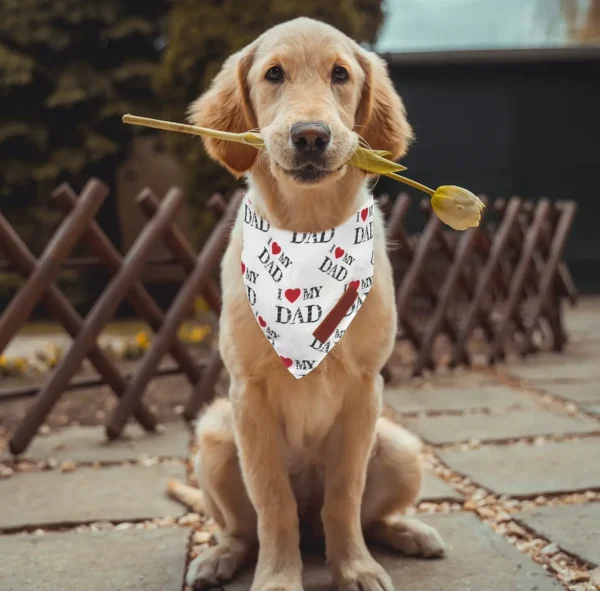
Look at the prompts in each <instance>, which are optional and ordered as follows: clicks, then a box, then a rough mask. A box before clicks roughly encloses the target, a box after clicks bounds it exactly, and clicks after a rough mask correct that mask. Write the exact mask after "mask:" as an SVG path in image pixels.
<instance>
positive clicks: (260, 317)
mask: <svg viewBox="0 0 600 591" xmlns="http://www.w3.org/2000/svg"><path fill="white" fill-rule="evenodd" d="M258 323H259V324H260V325H261V326H262V327H263V328H264V327H265V326H267V323H266V322H265V319H264V318H263V317H262V316H259V317H258Z"/></svg>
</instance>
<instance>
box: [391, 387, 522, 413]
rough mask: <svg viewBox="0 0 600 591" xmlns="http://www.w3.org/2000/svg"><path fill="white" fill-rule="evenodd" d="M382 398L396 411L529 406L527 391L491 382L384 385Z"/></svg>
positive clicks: (411, 411)
mask: <svg viewBox="0 0 600 591" xmlns="http://www.w3.org/2000/svg"><path fill="white" fill-rule="evenodd" d="M384 397H385V401H386V402H387V403H388V404H389V405H390V406H392V407H393V408H394V410H396V412H399V413H414V412H422V411H445V410H472V409H490V408H494V409H500V408H508V407H511V406H520V407H524V408H530V407H531V406H533V401H532V400H531V398H530V397H529V396H527V394H523V393H522V392H518V391H517V390H515V389H513V388H507V387H506V386H491V385H488V386H479V387H476V388H429V389H426V390H424V389H421V390H415V389H404V388H401V387H400V388H386V389H385V390H384Z"/></svg>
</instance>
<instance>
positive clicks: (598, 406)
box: [584, 404, 600, 415]
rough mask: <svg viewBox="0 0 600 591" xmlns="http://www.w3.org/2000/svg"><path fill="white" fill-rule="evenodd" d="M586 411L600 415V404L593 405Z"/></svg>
mask: <svg viewBox="0 0 600 591" xmlns="http://www.w3.org/2000/svg"><path fill="white" fill-rule="evenodd" d="M584 409H585V410H586V411H587V412H593V413H594V414H595V415H600V404H592V405H591V406H586V407H584Z"/></svg>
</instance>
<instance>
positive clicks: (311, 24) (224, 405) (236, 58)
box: [171, 18, 443, 591]
mask: <svg viewBox="0 0 600 591" xmlns="http://www.w3.org/2000/svg"><path fill="white" fill-rule="evenodd" d="M191 121H192V122H193V123H194V124H196V125H200V126H204V127H210V128H214V129H220V130H226V131H232V132H242V131H247V130H249V129H258V130H260V133H261V134H262V137H263V138H264V141H265V149H264V150H261V151H260V152H259V151H257V150H256V149H255V148H253V147H249V146H246V145H243V144H235V143H228V142H223V141H218V140H214V139H207V140H205V144H206V148H207V150H208V152H209V154H210V155H211V156H212V157H213V158H214V159H216V160H217V161H218V162H220V163H222V164H223V165H224V166H225V167H227V168H228V169H229V170H230V171H231V172H232V173H233V174H235V175H237V176H242V175H245V176H246V179H247V185H248V190H247V193H246V200H247V203H246V202H245V203H244V204H243V205H242V207H241V208H240V212H239V216H238V218H237V221H236V223H235V226H234V228H233V231H232V235H231V240H230V244H229V246H228V248H227V251H226V253H225V256H224V259H223V262H222V287H223V311H222V315H221V324H220V351H221V354H222V357H223V360H224V362H225V365H226V368H227V370H228V372H229V375H230V378H231V388H230V392H229V400H224V399H219V400H217V401H216V402H214V403H213V404H212V405H211V406H210V407H209V408H208V409H207V410H206V411H205V412H204V414H203V415H202V416H201V418H200V420H199V422H198V425H197V438H198V446H199V452H198V455H197V457H196V463H195V468H196V476H197V479H198V481H199V483H200V487H201V492H199V491H195V490H194V489H190V488H189V487H186V486H185V485H182V484H177V483H175V484H173V485H172V488H171V492H172V493H173V494H174V495H175V496H176V497H178V498H180V499H181V500H183V501H184V502H187V503H188V504H189V505H190V506H192V507H194V508H196V509H197V510H204V511H207V512H208V513H210V514H211V515H212V516H213V517H214V519H215V520H216V521H217V522H218V524H219V525H220V526H221V528H222V534H221V536H220V539H219V542H218V544H217V545H216V546H214V547H212V548H210V549H209V550H207V551H206V552H204V553H202V554H201V555H200V556H198V557H197V558H196V559H195V560H194V561H193V562H192V563H191V565H190V567H189V571H188V574H187V582H188V584H189V585H191V586H192V587H194V588H196V589H202V588H205V587H211V586H215V585H218V584H220V583H222V582H224V581H227V580H229V579H231V578H232V577H233V575H234V574H235V573H236V572H237V571H238V570H239V568H240V567H241V566H242V565H243V564H244V563H245V562H246V561H247V560H249V559H250V558H251V557H253V556H254V555H255V553H256V551H258V561H257V566H256V572H255V576H254V583H253V587H252V589H253V591H266V590H271V591H275V590H277V591H299V590H301V589H302V560H301V555H300V549H299V535H300V534H299V532H300V527H301V526H302V527H304V526H309V527H311V528H312V530H313V532H316V533H321V535H324V536H325V546H326V554H327V561H328V564H329V565H330V567H331V571H332V575H333V578H334V581H335V583H336V585H337V586H338V588H339V589H341V590H344V591H346V590H347V591H359V590H361V591H390V590H391V589H393V585H392V582H391V580H390V577H389V576H388V574H387V573H386V572H385V571H384V569H383V568H382V567H381V566H380V565H379V564H378V563H377V562H376V561H375V560H374V559H373V557H372V556H371V553H370V552H369V550H368V548H367V545H366V543H365V538H366V539H369V538H372V539H374V540H377V541H379V542H383V543H384V544H386V545H388V546H389V547H391V548H393V549H395V550H398V551H400V552H404V553H406V554H410V555H419V556H425V557H433V556H440V555H441V554H442V553H443V543H442V541H441V539H440V537H439V535H438V533H437V532H436V531H435V530H434V529H433V528H431V527H429V526H427V525H425V524H422V523H420V522H419V521H416V520H409V519H404V518H402V517H400V513H401V512H402V511H403V510H404V509H405V508H406V507H407V506H409V505H410V504H412V503H414V502H415V500H416V499H417V497H418V495H419V491H420V487H421V480H422V466H421V460H420V445H419V442H418V441H417V440H416V439H415V438H414V437H413V436H412V435H410V434H409V433H408V432H406V431H405V430H404V429H402V428H401V427H399V426H397V425H395V424H393V423H392V422H390V421H388V420H387V419H384V418H382V417H381V416H380V414H381V408H382V390H383V380H382V378H381V376H380V371H381V369H382V367H383V365H384V363H385V362H386V360H387V359H388V357H389V355H390V353H391V351H392V348H393V345H394V341H395V338H396V309H395V302H394V286H393V280H392V271H391V267H390V262H389V260H388V257H387V254H386V242H385V235H384V225H383V221H382V216H381V214H380V212H379V211H378V210H377V207H376V206H375V207H374V208H372V210H373V211H372V214H373V219H372V255H373V256H372V258H371V264H372V265H374V267H373V268H374V273H373V277H372V285H370V290H369V291H368V294H367V297H363V299H362V300H361V299H360V298H359V300H358V301H359V303H360V304H362V305H360V309H359V310H358V311H357V312H356V313H355V315H354V316H353V319H352V322H351V323H350V324H349V326H348V327H347V329H346V331H345V334H344V336H343V338H341V339H337V340H336V344H335V346H334V347H332V348H331V350H330V351H329V352H328V353H327V354H325V355H324V356H323V357H322V359H320V362H319V363H318V365H316V367H314V368H313V369H312V370H311V371H307V372H306V373H305V374H302V373H301V372H300V374H298V373H296V374H295V375H293V374H292V373H291V371H292V369H298V367H297V366H296V367H294V368H290V364H291V363H292V360H291V359H287V358H286V357H284V356H283V355H280V354H278V352H276V350H275V348H274V346H273V345H272V343H271V341H272V339H270V338H269V335H268V333H266V332H265V330H264V326H263V325H264V323H263V322H261V320H262V319H261V318H258V316H257V314H256V313H255V311H254V310H253V308H252V306H251V302H249V294H248V290H247V285H246V283H245V279H244V273H245V272H246V271H245V269H244V264H243V261H242V251H243V248H244V215H245V211H246V210H245V208H246V207H250V205H249V204H250V203H251V207H252V208H254V209H253V212H254V213H255V214H256V216H257V218H256V219H260V220H263V221H264V224H267V225H269V226H272V227H274V228H278V229H282V230H285V231H288V232H297V233H306V234H303V235H310V234H308V233H315V234H314V235H315V236H317V235H319V233H323V232H325V231H327V230H329V229H331V228H336V227H339V226H340V225H342V224H344V222H346V220H348V219H349V218H351V217H352V216H353V215H354V214H355V212H360V211H362V210H361V207H364V206H365V204H368V203H372V195H371V193H370V191H369V187H368V186H367V179H366V177H365V174H364V173H363V172H362V171H360V170H358V169H357V168H354V167H351V166H347V165H346V164H345V163H346V162H347V161H348V159H349V157H350V156H351V154H352V153H353V151H354V149H355V148H356V146H357V145H358V144H359V140H360V138H362V140H360V141H363V140H364V142H365V143H366V144H368V145H370V146H371V147H372V148H374V149H380V150H387V151H389V152H391V153H392V154H393V157H394V158H398V157H400V156H402V155H404V153H405V152H406V150H407V146H408V144H409V142H410V140H411V133H412V132H411V127H410V125H409V124H408V122H407V120H406V116H405V110H404V106H403V104H402V101H401V99H400V97H399V96H398V95H397V93H396V92H395V90H394V88H393V86H392V83H391V81H390V79H389V77H388V74H387V70H386V67H385V65H384V63H383V62H382V60H381V59H379V58H378V57H377V56H376V55H375V54H373V53H369V52H367V51H365V50H364V49H362V48H361V47H360V46H359V45H358V44H356V43H355V42H354V41H352V40H351V39H349V38H348V37H346V36H345V35H344V34H342V33H341V32H339V31H338V30H336V29H334V28H333V27H331V26H328V25H326V24H323V23H320V22H317V21H314V20H310V19H307V18H300V19H297V20H293V21H290V22H287V23H284V24H282V25H279V26H276V27H274V28H272V29H270V30H268V31H267V32H266V33H264V34H263V35H261V36H260V37H259V38H258V39H257V40H256V41H255V42H253V43H251V44H250V45H249V46H247V47H246V48H244V49H243V50H241V51H240V52H239V53H236V54H235V55H233V56H231V57H230V58H229V59H228V60H227V61H226V62H225V64H224V66H223V69H222V71H221V72H220V73H219V74H218V75H217V76H216V78H215V80H214V81H213V84H212V86H211V87H210V88H209V90H207V91H206V93H205V94H203V95H202V96H201V97H200V98H199V99H198V100H197V101H196V102H195V103H194V104H193V105H192V106H191ZM254 213H253V215H254ZM369 215H370V212H369ZM246 223H247V221H246ZM261 223H263V222H261ZM273 252H274V251H273ZM263 262H264V261H263ZM240 264H242V270H243V271H244V273H241V272H240ZM261 271H262V272H265V273H267V272H269V273H271V274H272V272H273V267H270V268H268V266H267V264H266V262H265V266H264V268H263V269H261ZM246 279H247V278H246ZM353 305H357V304H353ZM257 318H258V321H257ZM290 330H292V331H293V330H295V329H294V328H291V329H290ZM338 340H339V342H337V341H338ZM282 361H283V362H282ZM309 365H310V364H309ZM288 368H289V369H288ZM300 369H302V368H300ZM304 369H306V368H304Z"/></svg>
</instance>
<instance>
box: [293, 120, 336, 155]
mask: <svg viewBox="0 0 600 591" xmlns="http://www.w3.org/2000/svg"><path fill="white" fill-rule="evenodd" d="M291 137H292V142H293V143H294V146H295V147H296V150H297V151H298V153H300V154H304V155H306V156H309V155H311V156H320V155H321V154H323V152H324V151H325V149H326V148H327V145H328V144H329V140H331V130H330V129H329V126H328V125H325V123H319V122H318V121H308V122H306V123H294V125H292V129H291Z"/></svg>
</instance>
